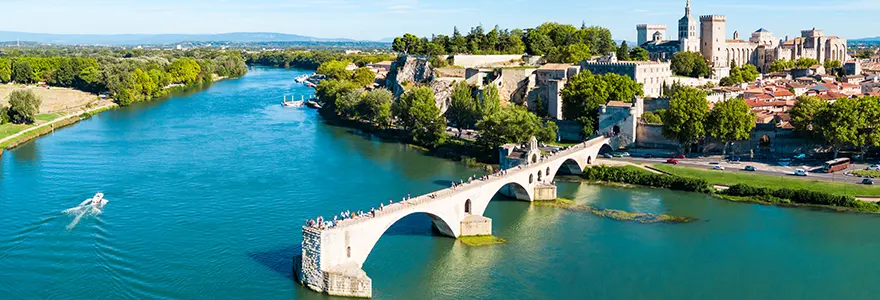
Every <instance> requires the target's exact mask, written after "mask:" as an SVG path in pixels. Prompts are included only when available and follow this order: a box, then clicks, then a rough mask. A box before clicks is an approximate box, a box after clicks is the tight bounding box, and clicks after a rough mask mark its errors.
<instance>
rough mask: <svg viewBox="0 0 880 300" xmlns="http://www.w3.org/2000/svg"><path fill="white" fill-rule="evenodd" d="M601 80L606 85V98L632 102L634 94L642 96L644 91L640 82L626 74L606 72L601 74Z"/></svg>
mask: <svg viewBox="0 0 880 300" xmlns="http://www.w3.org/2000/svg"><path fill="white" fill-rule="evenodd" d="M602 80H604V81H605V83H606V85H607V86H608V98H607V100H618V101H623V102H633V100H634V99H635V97H636V96H643V95H644V93H645V90H644V89H643V88H642V87H643V85H642V84H641V83H638V82H636V81H635V80H632V78H629V76H626V75H618V74H615V73H608V74H605V75H602ZM606 103H607V101H606ZM603 104H604V103H603Z"/></svg>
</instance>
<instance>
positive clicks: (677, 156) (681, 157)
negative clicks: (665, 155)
mask: <svg viewBox="0 0 880 300" xmlns="http://www.w3.org/2000/svg"><path fill="white" fill-rule="evenodd" d="M673 158H677V159H684V158H685V156H684V154H679V155H676V156H675V157H673Z"/></svg>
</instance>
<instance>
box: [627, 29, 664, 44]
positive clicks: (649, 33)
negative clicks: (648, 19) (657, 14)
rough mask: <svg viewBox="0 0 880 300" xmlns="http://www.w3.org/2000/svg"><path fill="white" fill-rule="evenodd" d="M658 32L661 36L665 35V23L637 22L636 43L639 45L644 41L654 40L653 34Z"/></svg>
mask: <svg viewBox="0 0 880 300" xmlns="http://www.w3.org/2000/svg"><path fill="white" fill-rule="evenodd" d="M657 33H660V35H661V36H664V37H665V36H666V25H665V24H638V25H636V36H637V41H636V42H637V43H638V45H634V46H641V45H643V44H644V43H646V42H650V41H652V40H654V35H656V34H657Z"/></svg>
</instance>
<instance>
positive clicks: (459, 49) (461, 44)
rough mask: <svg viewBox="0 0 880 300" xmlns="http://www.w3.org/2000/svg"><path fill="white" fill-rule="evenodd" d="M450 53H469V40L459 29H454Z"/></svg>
mask: <svg viewBox="0 0 880 300" xmlns="http://www.w3.org/2000/svg"><path fill="white" fill-rule="evenodd" d="M448 48H449V52H450V53H451V54H459V53H466V52H467V39H465V37H464V36H462V35H461V32H459V31H458V27H454V28H453V33H452V39H451V40H450V41H449V47H448Z"/></svg>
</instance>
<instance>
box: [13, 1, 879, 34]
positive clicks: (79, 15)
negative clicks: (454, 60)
mask: <svg viewBox="0 0 880 300" xmlns="http://www.w3.org/2000/svg"><path fill="white" fill-rule="evenodd" d="M684 2H685V0H680V1H679V0H676V1H669V0H625V1H596V0H582V1H575V0H553V1H550V0H530V1H526V0H508V1H497V0H496V1H489V0H273V1H268V0H248V1H240V0H215V1H207V0H174V1H169V0H153V1H148V0H0V7H3V14H2V19H0V30H2V31H25V32H39V33H113V34H117V33H223V32H245V31H261V32H282V33H292V34H301V35H308V36H315V37H324V38H338V37H344V38H355V39H374V40H375V39H381V38H387V37H393V36H396V35H400V34H402V33H404V32H412V33H415V34H418V35H430V34H431V33H444V34H449V33H451V31H452V27H453V26H458V27H459V29H460V30H461V31H464V32H466V31H467V30H468V29H469V28H470V27H473V26H476V25H479V24H483V26H484V27H486V28H490V27H492V26H494V25H495V24H498V25H500V26H501V27H502V28H505V27H506V28H514V27H515V28H524V27H533V26H536V25H538V24H540V23H543V22H546V21H554V22H561V23H569V24H575V25H580V24H581V21H585V22H586V23H587V24H588V25H599V26H604V27H607V28H609V29H611V31H612V34H613V35H614V38H615V39H626V40H635V35H636V34H635V24H637V23H662V24H667V26H669V29H670V30H668V32H669V34H670V35H672V34H674V32H675V30H673V26H677V25H676V24H677V20H678V19H679V18H680V17H681V16H682V15H683V13H684V4H685V3H684ZM691 6H692V10H693V13H694V14H695V15H697V16H699V15H705V14H723V15H726V16H727V20H728V27H727V28H728V30H727V31H728V32H727V34H728V36H732V34H733V31H734V30H738V31H740V32H741V34H742V35H743V36H747V35H748V33H750V32H752V31H754V30H757V29H758V28H761V27H764V28H767V29H768V30H770V31H772V32H773V33H774V35H776V36H777V37H779V38H783V37H785V36H786V35H789V36H796V35H797V34H798V32H799V31H800V30H801V29H809V28H812V27H816V28H817V29H824V30H825V32H826V34H827V35H837V36H841V37H844V38H862V37H873V36H880V17H878V16H880V0H851V1H830V0H775V1H767V0H763V1H758V0H736V1H730V0H722V1H706V0H694V1H692V3H691ZM673 38H674V37H673Z"/></svg>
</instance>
